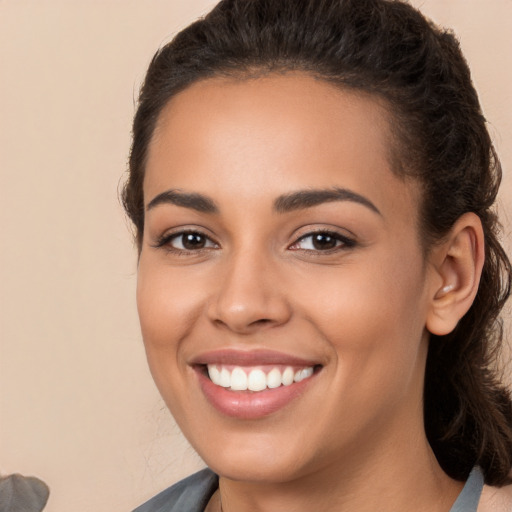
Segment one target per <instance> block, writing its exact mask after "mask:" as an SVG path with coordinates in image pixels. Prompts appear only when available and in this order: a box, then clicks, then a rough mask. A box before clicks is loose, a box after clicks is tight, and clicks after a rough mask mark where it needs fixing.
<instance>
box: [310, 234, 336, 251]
mask: <svg viewBox="0 0 512 512" xmlns="http://www.w3.org/2000/svg"><path fill="white" fill-rule="evenodd" d="M337 243H338V240H336V238H334V237H333V236H331V235H330V234H328V233H317V234H315V235H313V236H312V244H313V247H314V248H315V249H316V250H318V251H322V250H324V251H325V250H326V249H334V248H335V247H336V244H337Z"/></svg>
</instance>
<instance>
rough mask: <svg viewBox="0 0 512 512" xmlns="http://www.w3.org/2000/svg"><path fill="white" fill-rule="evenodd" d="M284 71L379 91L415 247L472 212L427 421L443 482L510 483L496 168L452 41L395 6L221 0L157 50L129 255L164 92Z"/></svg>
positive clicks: (132, 183) (141, 114)
mask: <svg viewBox="0 0 512 512" xmlns="http://www.w3.org/2000/svg"><path fill="white" fill-rule="evenodd" d="M293 70H297V71H302V72H307V73H310V74H312V75H313V76H315V77H318V78H320V79H323V80H327V81H329V82H331V83H335V84H337V85H339V86H340V87H343V88H351V89H356V90H361V91H365V92H367V93H371V94H374V95H377V96H378V97H380V98H382V99H384V100H385V102H386V103H387V105H388V106H389V111H390V112H391V117H392V119H391V122H392V130H393V135H394V139H395V140H396V141H397V146H398V147H397V148H396V149H397V151H396V158H397V165H395V172H396V173H397V174H398V175H400V176H412V177H413V178H414V179H416V180H418V182H419V183H420V184H421V186H422V188H423V201H422V205H421V210H420V213H421V222H422V226H421V229H422V236H423V238H424V240H425V247H426V249H427V250H428V248H429V247H430V246H431V245H432V244H433V243H435V242H436V241H438V240H440V239H442V237H443V236H444V235H446V234H447V233H448V231H449V230H450V228H451V227H452V226H453V225H454V223H455V221H456V220H457V219H458V218H459V217H460V216H461V215H463V214H464V213H466V212H474V213H475V214H477V215H478V216H479V217H480V219H481V221H482V224H483V229H484V234H485V244H486V245H485V246H486V249H485V250H486V260H485V265H484V269H483V274H482V278H481V282H480V287H479V290H478V294H477V297H476V299H475V301H474V304H473V305H472V307H471V309H470V310H469V312H468V313H467V314H466V315H465V316H464V317H463V318H462V319H461V320H460V322H459V324H458V325H457V327H456V329H455V330H454V331H453V332H452V333H451V334H449V335H447V336H431V340H430V346H429V354H428V359H427V368H426V378H425V391H424V415H425V429H426V433H427V437H428V439H429V442H430V444H431V446H432V448H433V450H434V452H435V454H436V456H437V458H438V460H439V462H440V464H441V466H442V467H443V469H444V470H445V471H446V473H447V474H449V475H450V476H451V477H453V478H456V479H459V480H464V479H466V478H467V476H468V474H469V472H470V470H471V468H472V467H473V466H474V465H479V466H480V467H481V468H482V470H483V472H484V475H485V481H486V482H487V483H489V484H494V485H502V484H504V483H506V482H508V481H509V474H510V469H511V467H512V403H511V399H510V394H509V393H508V391H507V390H506V388H505V386H504V385H503V384H501V383H500V379H499V376H498V374H497V370H496V367H495V359H494V358H495V356H496V354H497V350H498V348H499V345H500V344H501V341H502V329H501V323H500V320H499V317H498V315H499V312H500V310H501V309H502V307H503V305H504V303H505V301H506V299H507V297H508V296H509V293H510V287H511V274H512V270H511V265H510V262H509V260H508V258H507V256H506V254H505V252H504V250H503V248H502V247H501V245H500V243H499V241H498V231H499V225H498V222H497V219H496V216H495V213H494V211H493V210H492V205H493V203H494V201H495V199H496V194H497V191H498V187H499V184H500V180H501V167H500V163H499V160H498V158H497V156H496V154H495V152H494V149H493V146H492V143H491V140H490V137H489V134H488V131H487V128H486V122H485V119H484V117H483V115H482V112H481V108H480V105H479V101H478V97H477V94H476V92H475V89H474V87H473V85H472V82H471V77H470V72H469V69H468V66H467V64H466V62H465V60H464V57H463V56H462V53H461V51H460V48H459V45H458V42H457V40H456V38H455V37H454V36H453V34H452V33H450V32H449V31H445V30H442V29H440V28H438V27H436V26H435V25H433V24H432V23H431V22H429V21H428V20H426V19H425V18H424V17H423V16H422V15H421V13H419V12H418V11H417V10H415V9H414V8H412V7H411V6H410V5H408V4H407V3H405V2H402V1H398V0H396V1H392V0H224V1H221V2H220V3H219V4H218V5H217V6H216V7H215V8H214V9H213V11H211V12H210V13H209V14H208V15H207V16H206V17H205V18H204V19H201V20H199V21H197V22H195V23H193V24H192V25H190V26H189V27H188V28H186V29H185V30H183V31H182V32H180V33H179V34H178V35H177V36H176V37H175V38H174V40H173V41H172V42H171V43H169V44H167V45H166V46H164V47H163V48H161V49H160V50H159V51H158V52H157V53H156V55H155V56H154V58H153V60H152V62H151V64H150V66H149V69H148V72H147V75H146V79H145V82H144V84H143V87H142V89H141V92H140V97H139V104H138V109H137V113H136V115H135V119H134V123H133V145H132V149H131V154H130V161H129V165H130V175H129V178H128V181H127V183H126V185H125V189H124V192H123V202H124V205H125V208H126V211H127V212H128V215H129V216H130V218H131V220H132V221H133V222H134V224H135V228H136V239H137V243H138V246H139V250H140V248H141V243H142V234H143V230H144V204H143V180H144V167H145V163H146V158H147V152H148V145H149V142H150V140H151V137H152V135H153V131H154V128H155V124H156V121H157V119H158V116H159V114H160V112H161V110H162V108H163V107H164V106H165V105H166V103H167V102H168V101H169V99H170V98H172V97H173V96H174V95H175V94H177V93H178V92H179V91H181V90H183V89H184V88H186V87H187V86H188V85H190V84H191V83H193V82H196V81H198V80H203V79H206V78H208V77H213V76H226V77H235V78H240V79H244V78H246V77H248V76H259V75H263V74H266V73H271V72H287V71H293Z"/></svg>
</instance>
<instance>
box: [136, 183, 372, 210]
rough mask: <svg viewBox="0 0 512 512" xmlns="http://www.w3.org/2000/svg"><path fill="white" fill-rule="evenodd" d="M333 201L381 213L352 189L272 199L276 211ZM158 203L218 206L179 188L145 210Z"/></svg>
mask: <svg viewBox="0 0 512 512" xmlns="http://www.w3.org/2000/svg"><path fill="white" fill-rule="evenodd" d="M334 201H351V202H353V203H358V204H361V205H363V206H366V207H367V208H369V209H370V210H372V211H373V212H375V213H377V214H379V215H382V214H381V212H380V210H379V209H378V208H377V207H376V206H375V205H374V204H373V203H372V202H371V201H370V200H369V199H367V198H366V197H364V196H362V195H360V194H357V193H356V192H353V191H352V190H348V189H346V188H338V187H334V188H330V189H319V190H317V189H312V190H298V191H296V192H290V193H289V194H284V195H282V196H279V197H278V198H277V199H276V200H275V201H274V210H275V211H276V212H278V213H288V212H292V211H295V210H304V209H306V208H312V207H313V206H318V205H320V204H323V203H330V202H334ZM160 204H174V205H176V206H181V207H183V208H190V209H192V210H196V211H198V212H201V213H219V208H218V206H217V205H216V203H215V201H214V200H213V199H211V198H209V197H208V196H205V195H203V194H198V193H188V192H181V191H179V190H166V191H165V192H162V193H161V194H158V195H157V196H155V197H154V198H153V199H152V200H151V201H150V202H149V203H148V205H147V207H146V211H149V210H151V209H153V208H155V207H156V206H158V205H160Z"/></svg>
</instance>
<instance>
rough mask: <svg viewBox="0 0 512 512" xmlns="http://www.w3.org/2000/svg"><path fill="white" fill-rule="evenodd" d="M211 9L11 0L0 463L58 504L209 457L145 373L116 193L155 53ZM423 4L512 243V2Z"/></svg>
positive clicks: (71, 504) (3, 179) (168, 477)
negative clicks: (495, 159)
mask: <svg viewBox="0 0 512 512" xmlns="http://www.w3.org/2000/svg"><path fill="white" fill-rule="evenodd" d="M214 3H215V2H214V0H193V1H192V0H187V1H185V0H174V1H173V0H165V1H164V0H148V1H141V0H88V1H85V0H30V1H29V0H0V123H1V125H0V212H1V226H2V229H1V244H2V245H1V250H0V290H1V292H0V293H1V295H0V336H1V345H0V422H1V423H0V472H1V473H3V474H9V473H13V472H21V473H23V474H27V475H28V474H33V475H37V476H39V477H40V478H43V479H44V480H45V481H46V482H47V483H48V484H49V485H50V487H51V497H50V501H49V503H48V506H47V508H46V509H45V512H46V511H48V512H69V511H73V512H90V511H92V510H94V511H95V512H113V511H129V510H131V509H132V508H133V507H135V506H136V505H137V504H139V503H140V502H142V501H144V500H146V499H147V498H149V497H150V496H151V495H153V494H154V493H155V492H156V491H157V490H159V489H162V488H163V487H165V486H167V485H169V484H170V483H171V482H173V481H174V480H176V479H178V478H180V477H182V476H184V475H186V474H187V473H190V472H191V471H192V470H193V469H195V468H197V467H199V466H200V465H201V462H200V461H199V459H198V458H197V456H195V455H194V454H193V452H192V450H191V449H190V448H189V447H188V445H187V444H186V442H185V441H184V440H183V439H182V437H181V436H180V434H179V432H178V430H177V428H176V427H175V426H174V424H173V422H172V420H171V419H170V417H169V415H168V413H167V412H166V411H165V408H164V406H163V404H162V402H161V400H160V399H159V397H158V395H157V392H156V390H155V389H154V387H153V383H152V381H151V378H150V376H149V373H148V370H147V369H146V363H145V359H144V352H143V347H142V342H141V339H140V334H139V329H138V323H137V318H136V310H135V301H134V288H135V278H136V258H135V250H134V249H133V247H132V244H131V239H130V231H129V228H128V225H127V222H126V220H125V218H124V216H123V212H122V210H121V207H120V205H119V202H118V199H117V193H118V187H119V184H120V181H121V180H122V179H123V173H124V171H125V169H126V159H127V153H128V149H129V145H130V122H131V117H132V115H133V110H134V97H135V96H136V91H137V89H138V86H139V84H140V81H141V79H142V77H143V74H144V71H145V67H146V66H147V64H148V62H149V59H150V57H151V55H152V54H153V52H154V50H155V49H156V48H157V47H158V46H159V45H161V44H162V43H164V42H166V41H167V40H168V39H169V37H170V36H171V35H172V34H173V33H175V31H176V30H177V29H179V28H180V27H182V26H184V25H185V24H186V23H188V22H190V21H192V20H193V19H195V18H196V17H197V16H198V15H200V14H201V13H203V12H205V11H206V10H207V9H208V7H210V6H211V5H213V4H214ZM414 4H415V5H421V6H422V8H423V10H424V12H425V13H428V14H429V15H431V16H433V17H434V19H436V20H437V21H438V22H440V23H442V24H445V25H448V26H452V27H455V29H456V32H457V33H458V35H459V36H460V38H461V41H462V46H463V48H464V50H465V52H466V55H467V58H468V60H469V62H470V65H471V67H472V69H473V73H474V79H475V81H476V84H477V87H478V90H479V91H480V94H481V99H482V103H483V107H484V111H485V112H486V114H487V117H488V119H489V120H490V123H491V130H492V133H493V136H494V138H495V140H496V144H497V147H498V149H499V151H500V153H501V156H502V160H503V163H504V167H505V172H506V179H505V183H504V187H503V191H502V195H501V202H502V214H503V216H504V220H505V222H506V230H507V233H508V239H507V245H508V248H509V251H510V248H511V243H510V238H511V237H510V231H511V228H510V226H511V223H510V220H511V217H512V213H511V208H510V205H511V204H512V141H511V137H512V98H511V91H512V86H511V82H512V58H511V57H510V48H512V0H444V1H441V0H423V1H421V2H420V1H419V0H418V1H415V2H414ZM505 205H508V206H505ZM503 206H505V207H503ZM507 216H508V217H507ZM509 324H510V321H509Z"/></svg>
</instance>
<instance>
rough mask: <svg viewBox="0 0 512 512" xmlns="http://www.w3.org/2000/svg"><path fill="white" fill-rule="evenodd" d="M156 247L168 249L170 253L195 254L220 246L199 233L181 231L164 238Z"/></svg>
mask: <svg viewBox="0 0 512 512" xmlns="http://www.w3.org/2000/svg"><path fill="white" fill-rule="evenodd" d="M156 247H166V248H167V249H169V250H170V251H176V252H179V251H183V252H193V251H200V250H202V249H216V248H218V245H217V244H216V243H215V242H214V241H213V240H211V238H209V237H208V236H206V235H204V234H203V233H201V232H199V231H181V232H179V233H173V234H171V235H166V236H164V237H163V238H162V239H161V240H160V241H159V242H158V243H157V245H156Z"/></svg>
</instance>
